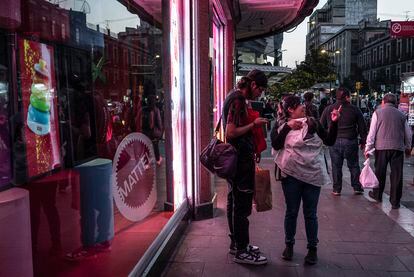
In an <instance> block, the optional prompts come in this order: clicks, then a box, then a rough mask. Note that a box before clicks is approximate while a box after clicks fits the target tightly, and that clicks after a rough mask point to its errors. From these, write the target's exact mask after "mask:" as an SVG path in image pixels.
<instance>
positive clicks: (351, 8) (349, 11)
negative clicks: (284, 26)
mask: <svg viewBox="0 0 414 277" xmlns="http://www.w3.org/2000/svg"><path fill="white" fill-rule="evenodd" d="M376 16H377V0H368V1H367V0H328V2H327V3H326V4H325V5H324V6H323V7H322V8H321V9H319V10H316V11H315V12H314V13H313V14H312V15H311V16H310V18H309V22H308V33H307V35H306V50H307V53H309V51H310V49H318V48H320V47H321V45H322V44H324V43H325V42H326V41H327V40H328V39H330V38H331V37H332V36H333V35H335V34H336V33H337V32H339V31H340V30H341V29H342V27H344V26H350V25H358V23H359V22H360V21H361V20H368V21H376Z"/></svg>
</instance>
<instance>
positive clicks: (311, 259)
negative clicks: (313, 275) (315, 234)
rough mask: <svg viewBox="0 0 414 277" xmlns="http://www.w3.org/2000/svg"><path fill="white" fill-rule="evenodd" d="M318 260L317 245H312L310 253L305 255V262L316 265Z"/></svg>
mask: <svg viewBox="0 0 414 277" xmlns="http://www.w3.org/2000/svg"><path fill="white" fill-rule="evenodd" d="M317 262H318V253H317V250H316V247H311V248H309V249H308V254H307V255H306V256H305V263H307V264H309V265H314V264H316V263H317Z"/></svg>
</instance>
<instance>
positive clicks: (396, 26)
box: [390, 21, 414, 37]
mask: <svg viewBox="0 0 414 277" xmlns="http://www.w3.org/2000/svg"><path fill="white" fill-rule="evenodd" d="M390 34H391V36H392V37H414V21H393V22H391V28H390Z"/></svg>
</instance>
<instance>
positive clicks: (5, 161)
mask: <svg viewBox="0 0 414 277" xmlns="http://www.w3.org/2000/svg"><path fill="white" fill-rule="evenodd" d="M9 113H10V94H9V68H8V55H7V46H6V36H5V34H4V33H1V32H0V190H1V188H2V187H5V186H6V185H7V184H9V183H10V181H11V175H12V174H11V169H12V168H11V149H10V121H9Z"/></svg>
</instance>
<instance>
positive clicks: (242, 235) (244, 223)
mask: <svg viewBox="0 0 414 277" xmlns="http://www.w3.org/2000/svg"><path fill="white" fill-rule="evenodd" d="M252 202H253V193H251V192H243V191H240V190H238V189H237V188H236V189H232V190H231V191H230V192H229V193H228V195H227V221H228V224H229V229H230V238H231V239H232V243H235V245H236V248H237V250H243V249H246V247H247V246H248V245H249V243H250V237H249V219H248V218H247V217H248V216H249V215H250V214H251V213H252Z"/></svg>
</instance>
